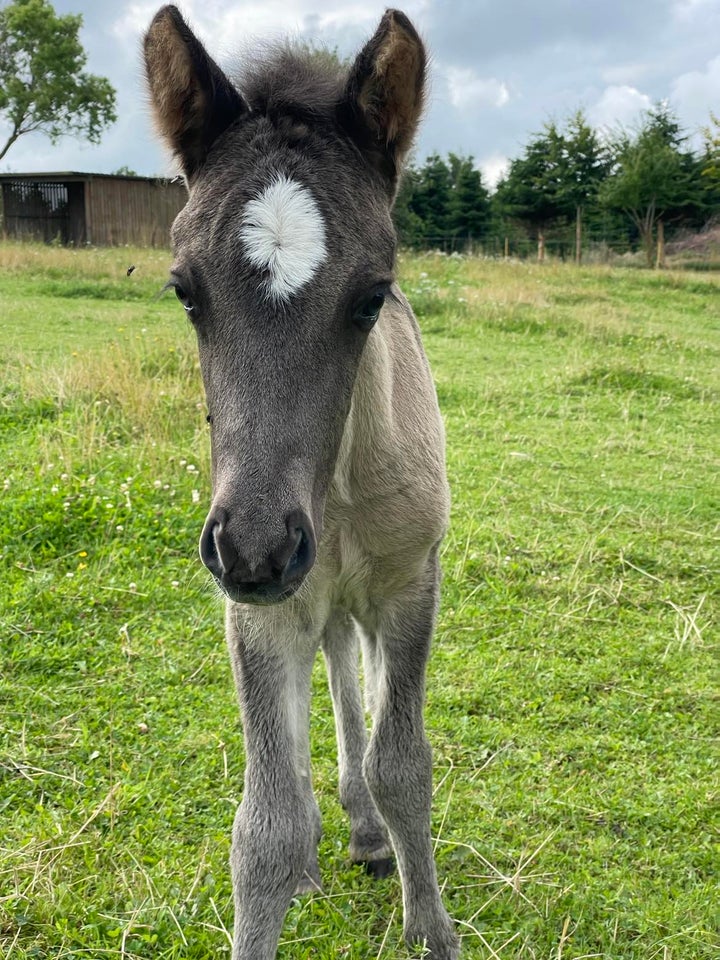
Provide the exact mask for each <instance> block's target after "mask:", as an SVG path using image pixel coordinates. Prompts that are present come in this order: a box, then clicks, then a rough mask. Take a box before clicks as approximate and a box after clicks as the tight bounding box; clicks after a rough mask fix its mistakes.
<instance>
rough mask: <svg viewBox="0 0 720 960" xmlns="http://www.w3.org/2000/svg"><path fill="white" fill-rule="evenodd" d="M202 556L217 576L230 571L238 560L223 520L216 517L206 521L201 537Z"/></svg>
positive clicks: (203, 560) (206, 564)
mask: <svg viewBox="0 0 720 960" xmlns="http://www.w3.org/2000/svg"><path fill="white" fill-rule="evenodd" d="M200 558H201V560H202V562H203V563H204V564H205V566H206V567H207V568H208V570H209V571H210V572H211V573H212V574H213V575H214V576H216V577H221V576H222V575H223V574H224V573H229V572H230V571H231V570H232V568H233V567H234V566H235V563H236V562H237V552H236V550H235V548H234V547H233V545H232V543H231V542H230V539H229V537H228V536H227V535H226V533H225V530H224V528H223V525H222V522H220V521H218V520H217V519H216V518H215V517H208V518H207V520H206V521H205V526H204V528H203V532H202V535H201V537H200Z"/></svg>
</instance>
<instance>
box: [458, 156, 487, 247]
mask: <svg viewBox="0 0 720 960" xmlns="http://www.w3.org/2000/svg"><path fill="white" fill-rule="evenodd" d="M448 160H449V163H450V177H451V183H452V188H451V192H450V198H449V201H448V228H449V230H450V233H451V235H452V236H453V238H455V239H456V240H459V241H461V242H463V241H464V240H467V241H469V240H480V239H482V238H483V237H484V236H485V234H486V233H487V230H488V226H489V224H490V219H491V212H490V196H489V194H488V191H487V190H486V189H485V185H484V184H483V182H482V174H481V173H480V171H479V170H478V169H477V168H476V167H475V162H474V160H473V158H472V157H458V156H456V155H455V154H454V153H451V154H450V155H449V157H448Z"/></svg>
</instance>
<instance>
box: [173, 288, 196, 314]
mask: <svg viewBox="0 0 720 960" xmlns="http://www.w3.org/2000/svg"><path fill="white" fill-rule="evenodd" d="M173 286H174V287H175V296H176V297H177V298H178V300H179V301H180V303H181V304H182V305H183V307H184V309H185V312H186V313H192V312H193V310H194V309H195V304H194V303H193V302H192V300H191V299H190V295H189V294H188V293H187V291H186V290H185V288H184V287H183V286H182V285H181V284H179V283H175V284H173Z"/></svg>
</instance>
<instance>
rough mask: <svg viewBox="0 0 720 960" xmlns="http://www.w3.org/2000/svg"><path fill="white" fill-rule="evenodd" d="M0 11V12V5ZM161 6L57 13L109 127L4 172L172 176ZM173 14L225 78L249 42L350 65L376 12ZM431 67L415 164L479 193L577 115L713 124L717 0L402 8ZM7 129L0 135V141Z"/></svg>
mask: <svg viewBox="0 0 720 960" xmlns="http://www.w3.org/2000/svg"><path fill="white" fill-rule="evenodd" d="M0 4H2V0H0ZM158 6H160V3H158V2H157V0H155V2H146V0H138V2H123V0H55V2H54V7H55V9H56V10H57V11H58V13H81V14H82V15H83V18H84V27H83V30H82V34H81V39H82V42H83V44H84V46H85V49H86V51H87V53H88V69H89V70H90V71H91V72H93V73H99V74H103V75H105V76H107V77H109V79H110V80H111V82H112V83H113V85H114V86H115V87H116V89H117V91H118V107H119V109H118V114H119V120H118V122H117V123H116V124H115V125H114V126H113V127H112V128H111V129H110V130H109V131H108V132H107V133H106V134H105V136H104V138H103V141H102V143H101V144H100V146H97V147H92V146H89V145H87V144H83V143H82V142H80V141H77V140H74V139H71V138H65V139H63V140H61V141H60V142H59V143H58V145H57V146H55V147H53V146H52V145H51V144H50V143H49V141H48V140H46V139H44V138H43V137H41V136H38V135H32V136H27V137H23V138H21V139H20V140H19V141H18V142H17V143H16V144H15V145H14V147H13V148H12V149H11V150H10V152H9V153H8V154H7V155H6V157H5V158H4V160H3V164H2V169H3V171H5V170H12V171H53V170H58V171H59V170H78V171H93V172H102V173H109V172H112V171H113V170H117V169H118V168H119V167H122V166H127V167H130V168H131V169H133V170H135V171H136V172H137V173H140V174H148V175H152V174H172V173H174V172H176V171H175V170H174V169H173V166H172V164H171V161H170V159H169V158H168V156H167V155H166V154H165V153H164V152H163V150H162V149H161V148H160V147H159V146H158V145H157V143H156V142H155V140H154V138H153V134H152V128H151V124H150V120H149V111H148V107H147V98H146V94H145V89H144V85H143V80H142V74H141V68H140V56H139V48H140V38H141V35H142V33H143V31H144V29H145V28H146V26H147V24H148V23H149V21H150V19H151V17H152V15H153V13H154V12H155V10H156V9H157V8H158ZM178 6H179V7H180V9H181V10H182V11H183V13H184V14H185V15H186V17H187V18H188V19H189V21H190V22H191V24H192V25H193V26H194V28H195V29H196V32H197V33H198V34H199V36H200V37H201V38H202V39H203V40H204V42H205V44H206V46H207V47H208V48H209V50H210V52H211V53H212V54H213V55H214V56H215V58H216V59H217V60H218V61H219V62H220V64H221V65H223V66H226V67H227V66H229V65H231V64H232V62H233V58H234V57H235V58H236V57H237V56H238V55H241V50H242V46H243V44H246V43H247V42H248V41H250V40H252V38H253V37H262V38H265V37H279V36H285V35H288V34H291V35H296V36H299V37H302V38H307V39H312V40H315V41H320V42H324V43H327V44H328V45H330V46H332V47H337V49H338V52H339V53H340V54H341V55H342V56H350V55H351V54H352V53H353V52H354V51H356V50H357V49H358V48H359V47H360V46H361V45H362V43H363V42H364V41H365V39H366V38H367V37H368V36H369V35H370V34H371V33H372V31H373V29H374V27H375V25H376V23H377V21H378V19H379V17H380V15H381V14H382V12H383V10H384V8H385V6H387V4H386V3H384V2H375V0H247V2H245V0H184V2H182V3H179V4H178ZM400 6H401V8H402V9H403V10H404V11H405V12H406V13H407V14H408V15H409V16H410V17H411V19H412V20H413V22H414V23H415V24H416V26H417V27H418V29H419V30H420V32H421V34H422V36H423V37H424V38H425V40H426V42H427V44H428V46H429V48H430V51H431V54H432V67H431V93H430V102H429V108H428V111H427V114H426V117H425V123H424V126H423V129H422V133H421V135H420V138H419V140H418V144H417V151H416V153H417V158H418V159H419V160H422V159H423V158H424V157H425V156H427V155H428V154H429V153H431V152H433V151H438V152H440V153H443V154H444V153H447V152H448V151H450V150H452V151H454V152H456V153H462V154H472V156H473V157H474V158H475V161H476V164H477V165H478V166H479V167H480V168H481V169H482V170H483V172H484V173H485V175H486V178H487V180H488V182H489V183H490V184H492V183H494V181H495V180H496V179H497V177H498V175H499V173H500V172H501V171H502V169H503V168H504V166H505V164H506V162H507V158H508V157H513V156H517V155H518V154H519V153H520V152H521V150H522V147H523V145H524V143H525V142H526V140H527V137H528V136H529V135H530V134H531V133H533V132H536V131H538V130H540V129H541V128H542V125H543V123H544V122H545V121H547V120H549V119H556V120H558V121H561V122H562V121H563V120H564V119H565V118H566V117H567V116H568V115H569V114H570V113H572V112H573V111H575V110H576V109H577V108H578V107H582V108H583V109H584V110H585V112H586V114H587V116H588V117H589V119H590V120H591V122H592V123H593V124H595V125H596V126H598V127H607V126H610V127H612V126H615V125H617V124H621V123H622V124H625V125H632V124H633V122H635V121H636V120H637V118H638V116H639V115H640V112H641V111H642V109H643V108H645V107H647V106H649V105H650V104H651V103H653V102H654V101H657V100H661V99H667V100H669V101H670V103H671V105H672V106H673V107H674V109H675V110H676V112H677V113H678V115H679V116H680V118H681V120H682V122H683V124H684V126H685V127H686V128H687V130H688V132H691V133H695V134H697V131H698V130H699V128H700V127H702V126H703V125H706V124H707V123H708V120H709V113H710V111H711V110H713V111H714V112H715V113H716V114H720V0H405V2H404V3H402V4H400ZM4 132H5V131H4V128H3V127H2V124H0V138H2V140H4V138H3V137H2V134H3V133H4Z"/></svg>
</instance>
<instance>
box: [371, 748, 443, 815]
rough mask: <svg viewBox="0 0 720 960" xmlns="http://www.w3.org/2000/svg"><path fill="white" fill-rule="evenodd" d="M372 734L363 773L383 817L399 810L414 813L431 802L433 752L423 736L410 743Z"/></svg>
mask: <svg viewBox="0 0 720 960" xmlns="http://www.w3.org/2000/svg"><path fill="white" fill-rule="evenodd" d="M378 733H379V734H380V735H377V736H376V735H373V737H372V738H371V740H370V744H369V746H368V749H367V752H366V754H365V760H364V762H363V771H364V774H365V779H366V782H367V785H368V787H369V788H370V792H371V794H372V797H373V800H374V801H375V803H376V804H377V806H378V809H379V810H380V812H381V813H382V814H383V815H384V816H386V817H387V816H388V815H390V816H392V811H393V810H394V809H396V808H398V807H405V808H408V810H414V809H415V808H417V806H418V805H419V806H420V807H421V808H423V809H424V807H425V806H426V805H427V803H428V802H429V798H430V793H431V789H432V785H431V779H432V750H431V748H430V744H429V743H428V741H427V740H426V739H425V737H424V736H416V737H413V738H412V740H411V741H410V742H399V741H398V740H397V739H394V738H391V737H384V736H382V734H381V732H380V731H378Z"/></svg>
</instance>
